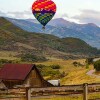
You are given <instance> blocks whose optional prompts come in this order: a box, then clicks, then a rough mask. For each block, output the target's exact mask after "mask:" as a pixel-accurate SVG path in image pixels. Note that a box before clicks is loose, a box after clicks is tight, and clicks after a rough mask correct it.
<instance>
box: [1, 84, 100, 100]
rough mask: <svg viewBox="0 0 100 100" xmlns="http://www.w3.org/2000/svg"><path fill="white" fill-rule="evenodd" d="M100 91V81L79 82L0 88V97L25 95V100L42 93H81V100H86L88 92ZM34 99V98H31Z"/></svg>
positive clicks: (42, 94)
mask: <svg viewBox="0 0 100 100" xmlns="http://www.w3.org/2000/svg"><path fill="white" fill-rule="evenodd" d="M96 92H100V83H93V84H87V83H85V84H80V85H66V86H59V87H46V88H34V87H26V88H25V87H20V88H13V89H8V90H3V89H0V97H1V96H2V95H12V97H13V96H15V97H26V99H27V100H31V97H32V96H44V95H67V96H68V95H71V94H81V95H83V100H88V94H90V93H96ZM32 100H34V99H32ZM98 100H100V98H99V99H98Z"/></svg>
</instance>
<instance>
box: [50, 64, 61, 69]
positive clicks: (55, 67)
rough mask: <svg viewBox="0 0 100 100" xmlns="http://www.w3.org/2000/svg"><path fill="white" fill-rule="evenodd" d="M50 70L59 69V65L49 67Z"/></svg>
mask: <svg viewBox="0 0 100 100" xmlns="http://www.w3.org/2000/svg"><path fill="white" fill-rule="evenodd" d="M50 67H51V68H52V69H60V68H61V67H60V65H51V66H50Z"/></svg>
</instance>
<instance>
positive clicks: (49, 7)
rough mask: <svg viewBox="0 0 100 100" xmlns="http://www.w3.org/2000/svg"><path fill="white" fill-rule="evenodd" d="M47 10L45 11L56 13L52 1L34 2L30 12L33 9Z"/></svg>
mask: <svg viewBox="0 0 100 100" xmlns="http://www.w3.org/2000/svg"><path fill="white" fill-rule="evenodd" d="M44 8H45V9H47V10H53V11H54V12H55V11H56V10H55V9H56V5H55V4H54V2H52V1H48V0H45V1H42V2H41V1H36V2H35V3H34V4H33V6H32V10H35V9H40V10H41V9H44Z"/></svg>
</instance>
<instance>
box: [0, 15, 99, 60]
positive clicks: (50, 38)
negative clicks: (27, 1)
mask: <svg viewBox="0 0 100 100" xmlns="http://www.w3.org/2000/svg"><path fill="white" fill-rule="evenodd" d="M9 20H11V21H12V22H11V21H9ZM16 22H17V23H16ZM18 22H19V24H20V26H24V28H27V29H28V27H27V25H28V22H29V25H30V21H26V20H17V19H8V18H3V17H0V51H12V52H18V55H16V56H17V57H21V56H23V55H26V54H31V55H35V56H38V57H45V58H50V57H54V58H62V59H69V58H83V57H93V56H98V55H100V50H97V49H96V48H93V47H91V46H90V45H89V44H87V43H86V42H84V41H83V40H81V39H78V38H72V37H69V38H59V37H57V36H54V35H51V34H43V33H35V32H27V31H25V29H22V28H20V27H19V26H16V25H15V24H14V23H16V24H17V25H19V24H18ZM22 23H23V24H22ZM25 23H27V24H25ZM33 24H34V25H35V26H34V25H33ZM25 25H26V26H25ZM32 25H33V26H32V27H34V28H35V30H34V31H36V30H37V32H38V29H39V27H40V29H41V26H40V25H39V24H36V23H32ZM36 25H37V26H38V28H37V27H36ZM32 27H31V25H30V28H31V29H32ZM52 27H53V26H49V29H50V28H51V29H52ZM34 28H33V29H34ZM30 31H31V30H30ZM41 32H42V31H41Z"/></svg>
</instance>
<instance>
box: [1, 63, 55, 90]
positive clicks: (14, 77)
mask: <svg viewBox="0 0 100 100" xmlns="http://www.w3.org/2000/svg"><path fill="white" fill-rule="evenodd" d="M0 80H2V82H3V83H4V85H5V86H6V87H7V88H13V87H15V86H18V85H20V86H23V87H24V86H27V87H48V86H49V87H50V86H53V85H52V84H50V83H49V82H47V81H46V80H44V79H43V77H42V76H41V74H40V72H39V70H38V69H37V68H36V65H33V64H5V65H4V66H3V68H2V69H0Z"/></svg>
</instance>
